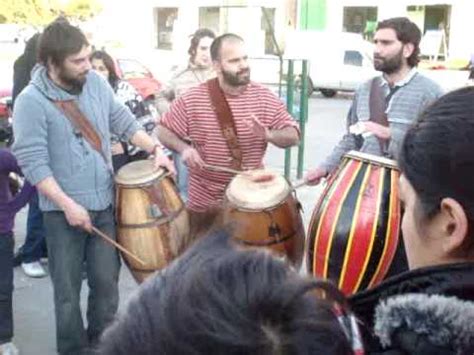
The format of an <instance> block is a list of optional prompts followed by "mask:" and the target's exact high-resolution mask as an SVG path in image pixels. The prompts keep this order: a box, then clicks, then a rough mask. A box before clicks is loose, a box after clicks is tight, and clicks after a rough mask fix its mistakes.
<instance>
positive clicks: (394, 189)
mask: <svg viewBox="0 0 474 355" xmlns="http://www.w3.org/2000/svg"><path fill="white" fill-rule="evenodd" d="M390 180H391V181H390V185H391V186H390V202H389V208H388V216H387V218H388V223H387V232H386V233H385V243H384V246H383V251H382V255H381V256H380V260H379V263H378V265H377V269H376V270H375V272H374V276H373V277H372V280H370V283H369V286H368V287H367V288H372V287H373V286H374V285H375V283H376V282H377V279H378V278H379V274H380V272H381V270H380V269H381V268H382V266H383V264H384V261H385V256H386V255H387V249H388V247H389V245H390V240H389V239H388V238H390V235H391V234H392V222H391V220H392V218H393V212H394V211H393V205H394V202H395V199H398V172H397V171H396V170H393V169H392V170H391V179H390ZM384 277H385V275H384ZM381 279H383V277H382V278H381Z"/></svg>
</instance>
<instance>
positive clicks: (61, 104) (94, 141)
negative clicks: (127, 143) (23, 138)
mask: <svg viewBox="0 0 474 355" xmlns="http://www.w3.org/2000/svg"><path fill="white" fill-rule="evenodd" d="M53 103H54V105H55V106H56V107H57V108H58V109H59V110H60V111H61V112H62V113H63V114H64V115H65V116H66V117H67V119H68V120H69V121H70V122H71V124H72V125H73V126H74V128H76V129H77V130H78V131H79V132H81V134H82V136H83V137H84V139H85V140H86V141H87V142H88V143H89V144H90V145H91V147H92V148H94V149H95V150H96V151H97V152H98V153H99V154H100V155H101V156H102V157H103V158H104V160H105V162H106V164H107V166H109V159H107V157H106V156H105V154H104V152H103V150H102V141H101V139H100V136H99V134H98V133H97V131H96V130H95V128H94V126H92V124H91V123H90V121H89V120H88V119H87V118H86V117H85V116H84V114H83V113H82V111H81V110H80V109H79V107H78V106H77V104H76V102H75V101H74V100H67V101H53Z"/></svg>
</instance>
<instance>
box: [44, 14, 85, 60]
mask: <svg viewBox="0 0 474 355" xmlns="http://www.w3.org/2000/svg"><path fill="white" fill-rule="evenodd" d="M88 45H89V42H88V41H87V38H86V36H85V35H84V33H82V31H81V30H80V29H79V28H77V27H75V26H72V25H70V24H69V23H68V22H67V21H64V20H57V21H54V22H52V23H51V24H49V25H48V26H47V27H46V28H45V30H44V31H43V33H42V35H41V37H40V40H39V45H38V60H39V62H40V63H41V64H43V65H45V66H47V65H48V60H50V59H51V62H52V63H53V64H54V65H57V66H59V65H62V64H63V62H64V59H66V57H67V56H70V55H72V54H76V53H78V52H79V51H80V50H81V49H82V48H83V47H84V46H88Z"/></svg>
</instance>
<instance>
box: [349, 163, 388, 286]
mask: <svg viewBox="0 0 474 355" xmlns="http://www.w3.org/2000/svg"><path fill="white" fill-rule="evenodd" d="M380 169H382V171H381V172H380V177H379V191H378V193H377V210H376V213H375V216H374V226H373V227H372V233H371V235H370V245H369V250H368V251H367V254H366V258H365V261H364V266H363V268H362V272H361V273H360V275H359V279H358V280H357V284H356V287H355V290H356V292H357V291H358V290H359V287H360V284H361V282H362V279H363V277H364V275H365V273H366V271H367V265H368V264H369V260H370V256H371V255H372V249H373V248H374V243H375V238H376V237H377V236H376V232H377V221H378V220H379V215H380V209H381V207H382V195H383V190H384V183H383V181H384V179H385V174H386V172H387V168H382V167H381V168H380Z"/></svg>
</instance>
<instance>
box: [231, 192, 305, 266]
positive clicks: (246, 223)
mask: <svg viewBox="0 0 474 355" xmlns="http://www.w3.org/2000/svg"><path fill="white" fill-rule="evenodd" d="M224 206H225V207H224V222H225V223H230V224H231V225H232V226H233V227H234V228H233V231H232V235H233V238H234V239H235V240H237V241H239V242H240V243H241V244H242V245H245V246H249V247H266V248H268V249H270V250H272V251H274V252H275V253H276V254H277V255H284V256H286V257H287V258H288V260H290V262H291V263H292V264H293V265H295V266H296V267H299V266H300V265H301V262H302V259H303V255H304V239H305V236H304V228H303V222H302V219H301V214H300V212H299V210H300V205H299V202H298V201H297V200H296V199H295V197H294V196H293V195H292V194H291V193H290V194H288V196H287V197H286V199H285V200H284V201H282V202H281V203H279V204H278V205H276V206H273V207H270V208H267V209H262V210H249V209H242V208H239V206H235V205H234V204H232V203H231V202H229V201H228V200H225V202H224Z"/></svg>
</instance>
